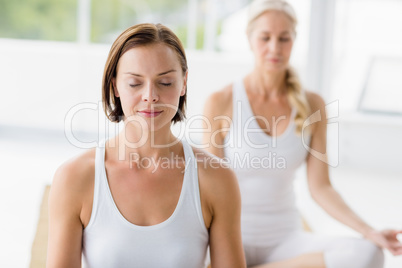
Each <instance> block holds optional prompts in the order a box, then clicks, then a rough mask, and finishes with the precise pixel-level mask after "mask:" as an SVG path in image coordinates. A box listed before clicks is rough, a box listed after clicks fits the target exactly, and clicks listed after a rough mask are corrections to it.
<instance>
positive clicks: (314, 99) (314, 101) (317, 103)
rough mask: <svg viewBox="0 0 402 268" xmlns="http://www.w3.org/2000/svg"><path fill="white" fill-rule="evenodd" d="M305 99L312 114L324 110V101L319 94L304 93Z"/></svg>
mask: <svg viewBox="0 0 402 268" xmlns="http://www.w3.org/2000/svg"><path fill="white" fill-rule="evenodd" d="M306 98H307V101H308V103H309V105H310V107H311V112H312V113H314V112H316V111H317V110H322V109H324V110H325V101H324V99H323V98H322V97H321V96H320V95H319V94H317V93H315V92H312V91H306Z"/></svg>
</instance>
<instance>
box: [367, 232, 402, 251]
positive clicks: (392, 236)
mask: <svg viewBox="0 0 402 268" xmlns="http://www.w3.org/2000/svg"><path fill="white" fill-rule="evenodd" d="M398 234H402V230H391V229H386V230H382V231H376V230H373V231H370V232H369V233H368V234H367V235H366V238H367V239H369V240H371V241H373V242H374V243H375V244H376V245H377V246H379V247H382V248H386V249H388V250H389V252H391V253H392V255H394V256H397V255H402V242H401V241H399V240H398V238H397V235H398Z"/></svg>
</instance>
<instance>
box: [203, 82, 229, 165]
mask: <svg viewBox="0 0 402 268" xmlns="http://www.w3.org/2000/svg"><path fill="white" fill-rule="evenodd" d="M231 90H232V89H231V86H227V87H226V88H224V89H223V90H221V91H218V92H215V93H213V94H212V95H210V96H209V97H208V99H207V101H206V102H205V106H204V116H205V120H204V121H203V128H204V135H203V146H204V149H205V150H207V151H208V152H210V153H212V154H214V155H216V156H218V157H221V158H223V157H224V151H223V143H224V139H225V135H226V134H227V133H228V132H229V126H230V124H231V120H232V119H231V115H230V113H231V110H232V107H231V106H232V97H231V96H232V95H231Z"/></svg>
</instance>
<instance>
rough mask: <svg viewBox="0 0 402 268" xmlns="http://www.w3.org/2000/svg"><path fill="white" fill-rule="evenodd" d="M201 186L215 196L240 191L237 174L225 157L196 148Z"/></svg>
mask: <svg viewBox="0 0 402 268" xmlns="http://www.w3.org/2000/svg"><path fill="white" fill-rule="evenodd" d="M193 150H194V155H195V158H196V161H197V167H198V174H199V181H200V186H202V187H201V188H204V189H205V190H207V192H208V193H207V195H208V196H210V195H212V196H213V198H216V197H225V196H227V195H230V194H233V193H236V192H237V191H238V183H237V179H236V175H235V173H234V172H233V170H232V169H231V168H230V167H229V165H228V163H226V162H225V160H224V159H221V158H219V157H217V156H215V155H213V154H210V153H208V152H206V151H204V150H201V149H198V148H194V149H193Z"/></svg>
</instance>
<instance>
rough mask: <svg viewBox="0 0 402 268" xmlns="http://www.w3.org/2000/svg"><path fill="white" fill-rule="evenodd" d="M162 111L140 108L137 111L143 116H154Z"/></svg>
mask: <svg viewBox="0 0 402 268" xmlns="http://www.w3.org/2000/svg"><path fill="white" fill-rule="evenodd" d="M162 112H163V111H157V110H141V111H138V113H139V114H140V115H142V116H144V117H156V116H158V115H160V114H161V113H162Z"/></svg>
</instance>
